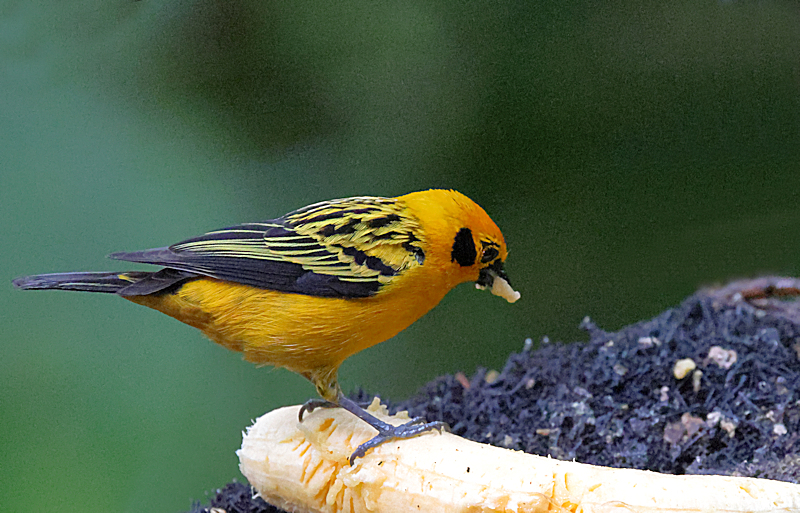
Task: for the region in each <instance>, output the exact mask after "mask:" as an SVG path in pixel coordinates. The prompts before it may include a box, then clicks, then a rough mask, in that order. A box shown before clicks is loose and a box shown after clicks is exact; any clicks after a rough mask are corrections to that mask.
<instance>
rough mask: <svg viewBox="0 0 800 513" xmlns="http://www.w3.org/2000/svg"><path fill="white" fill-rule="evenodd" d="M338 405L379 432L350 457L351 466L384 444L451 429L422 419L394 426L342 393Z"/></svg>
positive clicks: (414, 419) (443, 424)
mask: <svg viewBox="0 0 800 513" xmlns="http://www.w3.org/2000/svg"><path fill="white" fill-rule="evenodd" d="M338 405H339V406H341V407H342V408H344V409H345V410H347V411H349V412H350V413H352V414H353V415H355V416H356V417H358V418H359V419H361V420H363V421H364V422H366V423H367V424H369V425H370V426H372V427H373V428H375V429H376V430H377V431H378V434H377V435H375V436H374V437H373V438H371V439H369V440H367V441H366V442H364V443H363V444H361V445H359V446H358V449H356V450H355V451H354V452H353V454H351V455H350V465H352V464H353V462H354V461H355V459H356V458H361V457H363V456H364V455H365V454H366V453H367V451H368V450H370V449H372V448H373V447H377V446H378V445H380V444H382V443H384V442H388V441H390V440H395V439H403V438H412V437H415V436H417V435H419V434H422V433H425V432H426V431H431V430H433V429H438V430H439V431H440V432H441V431H443V430H447V429H449V427H448V426H447V424H445V423H444V422H439V421H436V422H425V419H423V418H422V417H415V418H413V419H411V420H410V421H408V422H406V423H405V424H401V425H399V426H393V425H391V424H389V423H387V422H384V421H382V420H380V419H378V418H377V417H375V416H374V415H372V414H370V413H369V412H367V411H366V410H365V409H364V408H362V407H361V406H359V405H358V404H356V402H355V401H353V400H351V399H348V398H347V397H345V396H344V395H341V393H340V395H339V400H338Z"/></svg>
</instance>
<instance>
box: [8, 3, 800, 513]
mask: <svg viewBox="0 0 800 513" xmlns="http://www.w3.org/2000/svg"><path fill="white" fill-rule="evenodd" d="M0 67H1V68H0V70H1V71H0V91H2V93H1V94H0V124H1V126H2V128H1V129H0V138H2V144H1V145H0V175H1V176H0V181H1V183H2V187H0V221H2V226H3V228H2V234H3V244H2V245H0V261H2V278H3V280H4V281H5V286H3V287H0V308H2V311H3V319H4V323H3V324H4V329H3V340H2V344H0V404H1V405H2V417H0V451H2V452H1V453H0V454H1V455H2V464H0V497H2V503H3V510H4V511H41V510H51V509H53V507H54V506H55V505H57V506H58V509H59V510H60V511H75V510H80V511H85V512H92V511H98V512H99V511H103V512H105V511H145V510H147V511H167V512H169V511H181V510H185V509H188V508H189V506H190V504H191V500H192V499H202V498H204V495H205V493H207V492H208V491H210V490H212V489H213V488H215V487H217V486H220V485H222V484H224V483H226V482H227V481H229V480H230V479H232V478H236V477H237V476H239V474H238V470H237V459H236V457H235V454H234V451H235V450H236V449H237V447H238V445H239V443H240V441H241V438H240V432H241V431H242V430H243V429H244V428H245V426H247V425H248V424H249V423H250V421H251V419H253V418H255V417H257V416H259V415H261V414H263V413H264V412H266V411H268V410H270V409H273V408H275V407H278V406H281V405H286V404H295V403H299V402H302V401H304V400H305V399H306V398H308V397H310V396H312V395H313V394H314V391H313V389H312V387H311V386H310V385H309V384H307V383H305V382H304V381H303V380H302V379H301V378H298V377H296V376H294V375H291V374H290V373H288V372H286V371H283V370H277V371H274V370H267V369H256V368H255V367H253V366H252V365H250V364H248V363H245V362H243V361H241V359H240V356H239V355H237V354H234V353H229V352H227V351H226V350H224V349H223V348H221V347H217V346H216V345H214V344H213V343H211V342H209V341H207V340H205V339H204V338H203V337H202V336H201V335H200V334H199V333H198V332H195V331H194V330H193V329H191V328H189V327H187V326H184V325H182V324H180V323H178V322H176V321H174V320H172V319H169V318H168V317H166V316H163V315H161V314H158V313H155V312H152V311H148V310H146V309H144V308H141V307H138V306H135V305H132V304H130V303H128V302H126V301H124V300H122V299H119V298H115V297H113V296H106V295H93V294H77V293H64V292H62V293H59V292H20V291H15V290H13V289H12V287H11V283H10V281H11V279H12V278H13V277H15V276H19V275H23V274H32V273H40V272H56V271H71V270H127V269H130V268H131V266H129V265H127V264H124V263H115V262H112V261H108V260H106V259H105V258H104V256H105V255H106V254H108V253H110V252H113V251H124V250H136V249H143V248H148V247H155V246H161V245H167V244H170V243H172V242H176V241H178V240H181V239H183V238H186V237H189V236H193V235H197V234H200V233H203V232H205V231H208V230H211V229H215V228H219V227H222V226H226V225H230V224H235V223H238V222H244V221H254V220H264V219H268V218H272V217H276V216H279V215H281V214H283V213H285V212H287V211H290V210H292V209H295V208H298V207H300V206H303V205H306V204H308V203H312V202H316V201H320V200H324V199H330V198H336V197H344V196H351V195H367V194H370V195H385V196H394V195H399V194H403V193H406V192H409V191H413V190H419V189H426V188H431V187H449V188H454V189H458V190H460V191H461V192H464V193H465V194H467V195H468V196H470V197H472V198H473V199H474V200H476V201H477V202H478V203H480V204H481V205H482V206H483V207H484V208H485V209H486V210H487V211H488V212H489V213H490V214H491V215H492V217H493V218H494V220H495V221H496V222H497V223H498V225H500V226H501V228H502V229H503V231H504V233H505V236H506V240H507V241H508V244H509V246H510V248H511V254H510V258H509V261H508V264H507V269H508V272H509V274H510V276H511V278H512V281H513V284H514V285H515V287H516V288H517V289H518V290H520V291H521V292H522V300H521V301H520V302H518V303H517V304H515V305H509V304H507V303H506V302H505V301H503V300H502V299H499V298H496V297H493V296H491V295H489V294H487V293H478V292H476V291H475V290H474V288H472V287H471V286H468V285H464V286H462V287H459V288H457V289H456V290H454V291H453V292H451V293H450V295H448V297H447V298H445V300H444V301H443V302H442V304H441V305H440V306H439V307H438V308H437V309H435V310H434V311H433V312H432V313H431V314H429V315H428V316H427V317H425V318H424V319H422V320H421V321H419V322H418V323H416V324H415V325H414V326H413V327H411V328H410V329H408V330H406V331H405V332H404V333H402V334H400V335H399V336H397V337H396V338H395V339H393V340H391V341H389V342H387V343H385V344H381V345H379V346H377V347H374V348H372V349H370V350H368V351H365V352H363V353H360V354H359V355H357V356H355V357H353V358H352V359H351V360H349V361H348V362H346V363H345V365H344V367H343V368H342V371H341V376H342V382H343V386H344V387H345V389H346V390H352V389H354V388H355V387H357V386H362V387H364V388H365V389H367V390H368V391H371V392H374V393H380V394H382V395H383V396H384V397H389V398H392V399H402V398H405V397H407V396H409V395H410V394H412V393H414V391H415V390H416V389H418V387H420V386H421V385H423V384H424V383H425V382H427V381H429V380H431V379H433V378H434V377H435V376H436V375H438V374H443V373H454V372H457V371H463V372H465V373H467V374H468V375H469V374H472V373H473V372H474V371H475V369H476V367H478V366H486V367H490V368H500V367H501V366H502V365H503V362H504V361H505V359H506V357H507V355H508V354H509V353H510V352H512V351H517V350H519V349H521V347H522V345H523V340H524V339H525V337H532V338H534V339H536V340H538V339H540V338H541V337H542V336H544V335H549V336H550V337H551V338H553V339H557V340H563V341H576V340H583V339H584V338H585V337H584V336H583V334H582V333H581V332H580V331H578V329H577V325H578V323H579V322H580V321H581V319H582V318H583V317H584V316H585V315H589V316H591V317H592V318H593V319H595V320H596V321H597V322H598V323H599V324H600V326H601V327H603V328H605V329H608V330H613V329H618V328H619V327H621V326H623V325H625V324H628V323H632V322H635V321H638V320H640V319H645V318H649V317H651V316H653V315H654V314H656V313H658V312H659V311H661V310H662V309H664V308H667V307H669V306H671V305H675V304H676V303H678V302H679V301H681V299H682V298H684V297H685V296H687V295H688V294H691V293H692V292H693V291H694V290H695V289H696V288H697V287H698V286H700V285H707V284H712V283H715V282H723V281H725V280H728V279H730V278H735V277H743V276H753V275H757V274H760V273H766V272H776V273H793V274H797V272H798V263H800V241H798V237H797V234H798V233H799V231H800V204H798V187H799V186H800V173H798V170H799V169H798V162H800V160H798V157H800V5H799V4H798V3H797V2H796V1H785V2H776V1H762V2H748V1H741V2H713V1H711V2H641V1H640V0H627V1H616V2H614V1H612V2H576V1H565V0H558V1H542V2H506V1H494V2H481V1H478V2H463V3H462V2H447V1H424V2H421V1H418V2H406V3H403V4H402V5H400V6H398V5H396V4H393V3H375V2H349V3H334V2H318V3H308V4H307V3H302V4H301V3H298V2H271V1H264V0H261V1H258V0H252V1H245V0H228V1H221V0H217V1H213V0H198V1H189V0H172V1H169V0H159V1H155V0H143V1H140V2H133V1H128V0H117V1H113V0H112V1H107V0H105V1H100V0H93V1H88V0H84V1H79V0H78V1H74V2H55V1H50V2H41V1H30V0H25V1H22V0H16V1H14V0H5V1H4V2H2V4H0ZM240 479H241V478H240Z"/></svg>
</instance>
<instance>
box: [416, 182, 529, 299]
mask: <svg viewBox="0 0 800 513" xmlns="http://www.w3.org/2000/svg"><path fill="white" fill-rule="evenodd" d="M402 199H404V200H405V201H406V202H407V203H408V204H409V206H410V207H412V209H413V210H414V211H415V214H416V216H417V218H418V219H419V220H420V224H421V227H422V231H423V233H424V235H425V238H426V239H427V241H426V242H427V245H428V246H429V248H430V249H431V252H432V253H433V254H432V255H431V257H433V259H434V261H431V262H430V265H435V266H436V267H437V268H438V269H439V270H440V271H442V272H444V273H445V274H446V275H447V276H448V277H449V278H450V281H451V282H452V284H453V285H456V284H458V283H463V282H469V281H472V282H475V286H476V287H477V288H479V289H489V290H491V292H492V294H495V295H497V296H500V297H503V298H505V299H506V300H507V301H508V302H510V303H513V302H515V301H516V300H517V299H519V297H520V294H519V292H517V291H515V290H514V289H513V288H511V285H510V284H509V280H508V276H507V275H506V272H505V269H504V263H505V261H506V258H507V257H508V249H507V247H506V241H505V238H504V237H503V234H502V232H500V229H499V228H498V227H497V225H496V224H495V223H494V221H492V219H491V218H490V217H489V216H488V214H486V211H484V210H483V209H482V208H481V207H480V206H479V205H478V204H477V203H475V202H474V201H472V200H471V199H469V198H468V197H466V196H464V195H463V194H461V193H459V192H456V191H449V190H430V191H422V192H416V193H412V194H409V195H407V196H404V197H403V198H402ZM426 263H427V262H426Z"/></svg>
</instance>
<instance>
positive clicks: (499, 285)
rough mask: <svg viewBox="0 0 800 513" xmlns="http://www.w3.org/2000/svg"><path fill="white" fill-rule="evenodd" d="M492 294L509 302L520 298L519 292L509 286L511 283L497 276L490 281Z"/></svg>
mask: <svg viewBox="0 0 800 513" xmlns="http://www.w3.org/2000/svg"><path fill="white" fill-rule="evenodd" d="M492 294H494V295H495V296H500V297H502V298H505V300H506V301H508V302H509V303H514V302H516V300H517V299H519V298H520V293H519V292H517V291H516V290H514V289H513V288H511V285H509V284H508V282H507V281H506V280H505V279H503V278H501V277H499V276H498V277H497V278H495V279H494V283H492Z"/></svg>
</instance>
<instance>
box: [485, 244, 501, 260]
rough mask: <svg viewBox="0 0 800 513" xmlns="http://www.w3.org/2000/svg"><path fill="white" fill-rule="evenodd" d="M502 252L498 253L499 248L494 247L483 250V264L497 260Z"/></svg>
mask: <svg viewBox="0 0 800 513" xmlns="http://www.w3.org/2000/svg"><path fill="white" fill-rule="evenodd" d="M499 254H500V252H499V251H497V248H495V247H494V246H489V247H488V248H486V249H484V250H483V255H481V262H483V263H484V264H485V263H488V262H491V261H492V260H494V259H495V258H497V255H499Z"/></svg>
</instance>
